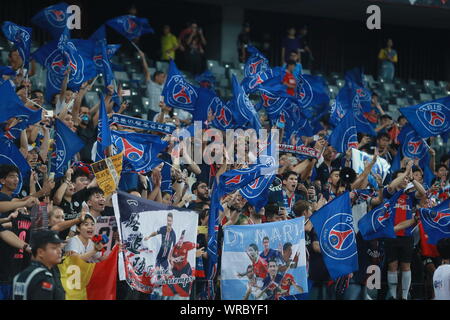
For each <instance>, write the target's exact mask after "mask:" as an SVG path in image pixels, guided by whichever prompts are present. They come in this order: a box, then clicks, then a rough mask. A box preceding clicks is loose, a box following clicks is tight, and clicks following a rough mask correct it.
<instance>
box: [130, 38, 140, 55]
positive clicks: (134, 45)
mask: <svg viewBox="0 0 450 320" xmlns="http://www.w3.org/2000/svg"><path fill="white" fill-rule="evenodd" d="M130 42H131V45H132V46H133V47H135V48H136V50H137V51H138V52H139V51H142V50H141V49H139V47H138V46H137V45H136V44H135V43H134V42H133V40H130Z"/></svg>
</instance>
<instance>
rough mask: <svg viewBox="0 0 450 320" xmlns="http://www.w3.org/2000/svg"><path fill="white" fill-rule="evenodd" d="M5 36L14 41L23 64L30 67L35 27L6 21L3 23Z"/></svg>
mask: <svg viewBox="0 0 450 320" xmlns="http://www.w3.org/2000/svg"><path fill="white" fill-rule="evenodd" d="M2 31H3V34H4V35H5V38H6V39H8V40H9V41H11V42H12V43H14V45H15V47H16V48H17V50H18V51H19V55H20V57H21V58H22V61H23V66H24V67H25V68H26V69H28V64H29V62H30V48H31V34H32V31H33V29H31V28H27V27H22V26H19V25H17V24H15V23H13V22H10V21H5V22H3V25H2Z"/></svg>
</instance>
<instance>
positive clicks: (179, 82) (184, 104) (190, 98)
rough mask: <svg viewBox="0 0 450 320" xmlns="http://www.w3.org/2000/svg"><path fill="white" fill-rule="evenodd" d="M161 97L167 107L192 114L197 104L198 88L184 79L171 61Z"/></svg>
mask: <svg viewBox="0 0 450 320" xmlns="http://www.w3.org/2000/svg"><path fill="white" fill-rule="evenodd" d="M161 95H162V96H163V97H164V103H165V104H166V105H168V106H169V107H173V108H178V109H182V110H186V111H189V112H193V111H194V110H195V107H196V104H197V99H198V88H197V87H195V86H193V85H192V84H190V83H189V82H187V81H186V80H185V79H184V77H183V75H182V74H181V72H180V71H179V70H178V68H177V66H176V65H175V62H173V60H171V61H170V65H169V72H168V74H167V80H166V83H165V84H164V88H163V91H162V93H161Z"/></svg>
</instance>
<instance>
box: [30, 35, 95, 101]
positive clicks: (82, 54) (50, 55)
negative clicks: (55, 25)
mask: <svg viewBox="0 0 450 320" xmlns="http://www.w3.org/2000/svg"><path fill="white" fill-rule="evenodd" d="M94 50H95V42H94V41H91V40H80V39H69V38H68V31H67V30H66V32H64V33H62V34H61V37H60V39H59V41H56V40H54V41H51V42H49V43H47V44H46V45H44V46H43V47H41V48H39V50H37V51H36V52H34V53H33V57H34V58H35V59H36V61H37V62H39V63H40V64H41V65H42V66H44V67H45V68H46V69H47V87H46V91H45V98H46V100H47V101H51V100H52V97H53V95H55V94H57V93H59V92H60V90H61V85H62V82H63V79H64V74H65V72H66V70H67V68H70V71H69V72H70V74H69V82H68V87H69V88H70V89H71V90H74V91H78V90H79V88H80V87H81V85H82V83H83V82H86V81H88V80H91V79H92V78H94V77H95V76H96V74H97V71H96V68H95V65H94V61H93V56H94Z"/></svg>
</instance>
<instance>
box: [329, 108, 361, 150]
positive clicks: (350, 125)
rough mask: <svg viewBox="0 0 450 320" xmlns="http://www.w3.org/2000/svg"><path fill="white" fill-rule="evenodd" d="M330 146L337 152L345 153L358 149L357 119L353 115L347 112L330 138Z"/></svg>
mask: <svg viewBox="0 0 450 320" xmlns="http://www.w3.org/2000/svg"><path fill="white" fill-rule="evenodd" d="M329 142H330V144H331V145H332V146H333V147H335V148H336V151H337V152H340V153H345V152H346V151H347V150H348V149H349V148H358V137H357V133H356V125H355V119H354V118H353V113H351V112H347V114H346V115H345V117H344V118H342V119H341V121H340V122H339V123H338V125H337V126H336V128H334V129H333V132H332V133H331V135H330V138H329Z"/></svg>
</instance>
